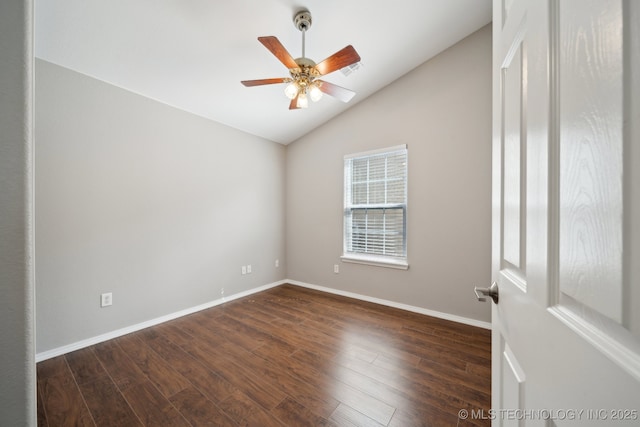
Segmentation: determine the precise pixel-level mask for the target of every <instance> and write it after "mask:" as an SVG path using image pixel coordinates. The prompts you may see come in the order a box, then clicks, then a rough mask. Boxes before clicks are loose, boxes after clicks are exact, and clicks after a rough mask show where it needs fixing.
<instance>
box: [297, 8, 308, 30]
mask: <svg viewBox="0 0 640 427" xmlns="http://www.w3.org/2000/svg"><path fill="white" fill-rule="evenodd" d="M293 24H294V25H295V26H296V28H297V29H298V30H300V31H307V30H308V29H309V28H311V12H309V11H308V10H301V11H300V12H298V13H296V16H295V17H294V18H293Z"/></svg>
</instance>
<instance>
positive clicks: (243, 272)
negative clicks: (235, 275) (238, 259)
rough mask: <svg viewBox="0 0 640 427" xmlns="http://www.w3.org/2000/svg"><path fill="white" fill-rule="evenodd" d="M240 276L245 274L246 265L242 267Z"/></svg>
mask: <svg viewBox="0 0 640 427" xmlns="http://www.w3.org/2000/svg"><path fill="white" fill-rule="evenodd" d="M242 274H247V266H246V265H243V266H242Z"/></svg>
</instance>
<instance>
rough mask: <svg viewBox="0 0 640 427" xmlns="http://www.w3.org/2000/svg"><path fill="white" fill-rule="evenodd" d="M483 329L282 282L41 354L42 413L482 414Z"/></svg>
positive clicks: (138, 417)
mask: <svg viewBox="0 0 640 427" xmlns="http://www.w3.org/2000/svg"><path fill="white" fill-rule="evenodd" d="M490 371H491V334H490V332H489V331H487V330H484V329H480V328H474V327H471V326H466V325H460V324H457V323H453V322H448V321H445V320H441V319H436V318H432V317H428V316H423V315H419V314H415V313H410V312H406V311H402V310H398V309H394V308H389V307H385V306H381V305H376V304H372V303H367V302H362V301H358V300H354V299H350V298H345V297H341V296H336V295H333V294H326V293H322V292H318V291H315V290H310V289H306V288H301V287H297V286H293V285H283V286H279V287H276V288H272V289H269V290H267V291H264V292H261V293H258V294H254V295H251V296H248V297H245V298H242V299H238V300H235V301H231V302H228V303H226V304H223V305H219V306H217V307H213V308H211V309H208V310H204V311H201V312H198V313H195V314H193V315H190V316H185V317H182V318H179V319H176V320H173V321H171V322H167V323H164V324H161V325H157V326H154V327H151V328H148V329H145V330H142V331H139V332H136V333H132V334H129V335H126V336H123V337H120V338H116V339H114V340H111V341H107V342H103V343H100V344H96V345H94V346H91V347H87V348H84V349H82V350H78V351H75V352H72V353H68V354H66V355H64V356H59V357H56V358H53V359H49V360H46V361H43V362H40V363H38V365H37V372H38V425H39V426H50V427H61V426H201V425H202V426H205V425H206V426H260V427H268V426H279V427H282V426H390V427H396V426H402V427H407V426H475V425H478V426H481V425H490V422H489V420H474V419H471V418H472V417H469V419H465V420H462V419H459V418H458V413H459V411H460V410H461V409H466V410H468V411H469V413H471V411H479V410H484V413H485V414H488V410H489V408H490V404H491V395H490V393H491V386H490V384H491V372H490Z"/></svg>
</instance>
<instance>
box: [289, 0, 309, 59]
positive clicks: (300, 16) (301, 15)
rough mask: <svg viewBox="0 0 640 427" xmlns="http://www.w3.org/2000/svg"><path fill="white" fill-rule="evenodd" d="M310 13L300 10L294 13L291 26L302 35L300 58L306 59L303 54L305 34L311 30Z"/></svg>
mask: <svg viewBox="0 0 640 427" xmlns="http://www.w3.org/2000/svg"><path fill="white" fill-rule="evenodd" d="M311 22H312V21H311V12H309V11H308V10H301V11H300V12H298V13H296V16H294V18H293V24H294V25H295V26H296V28H297V29H298V30H299V31H300V32H301V33H302V57H303V58H305V57H306V53H305V34H306V33H307V30H308V29H309V28H311Z"/></svg>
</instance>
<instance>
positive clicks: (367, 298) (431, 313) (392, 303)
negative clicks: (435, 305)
mask: <svg viewBox="0 0 640 427" xmlns="http://www.w3.org/2000/svg"><path fill="white" fill-rule="evenodd" d="M285 283H290V284H292V285H297V286H302V287H303V288H309V289H315V290H317V291H322V292H327V293H330V294H336V295H341V296H344V297H349V298H355V299H359V300H362V301H367V302H372V303H375V304H381V305H386V306H388V307H394V308H399V309H401V310H406V311H412V312H414V313H419V314H425V315H427V316H432V317H437V318H439V319H444V320H450V321H452V322H457V323H463V324H465V325H470V326H476V327H478V328H483V329H491V323H490V322H483V321H481V320H476V319H469V318H467V317H462V316H456V315H455V314H448V313H442V312H440V311H435V310H429V309H427V308H422V307H415V306H412V305H408V304H402V303H399V302H395V301H388V300H384V299H381V298H374V297H370V296H367V295H361V294H356V293H353V292H347V291H341V290H339V289H333V288H327V287H324V286H318V285H312V284H310V283H304V282H298V281H297V280H286V281H285Z"/></svg>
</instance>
